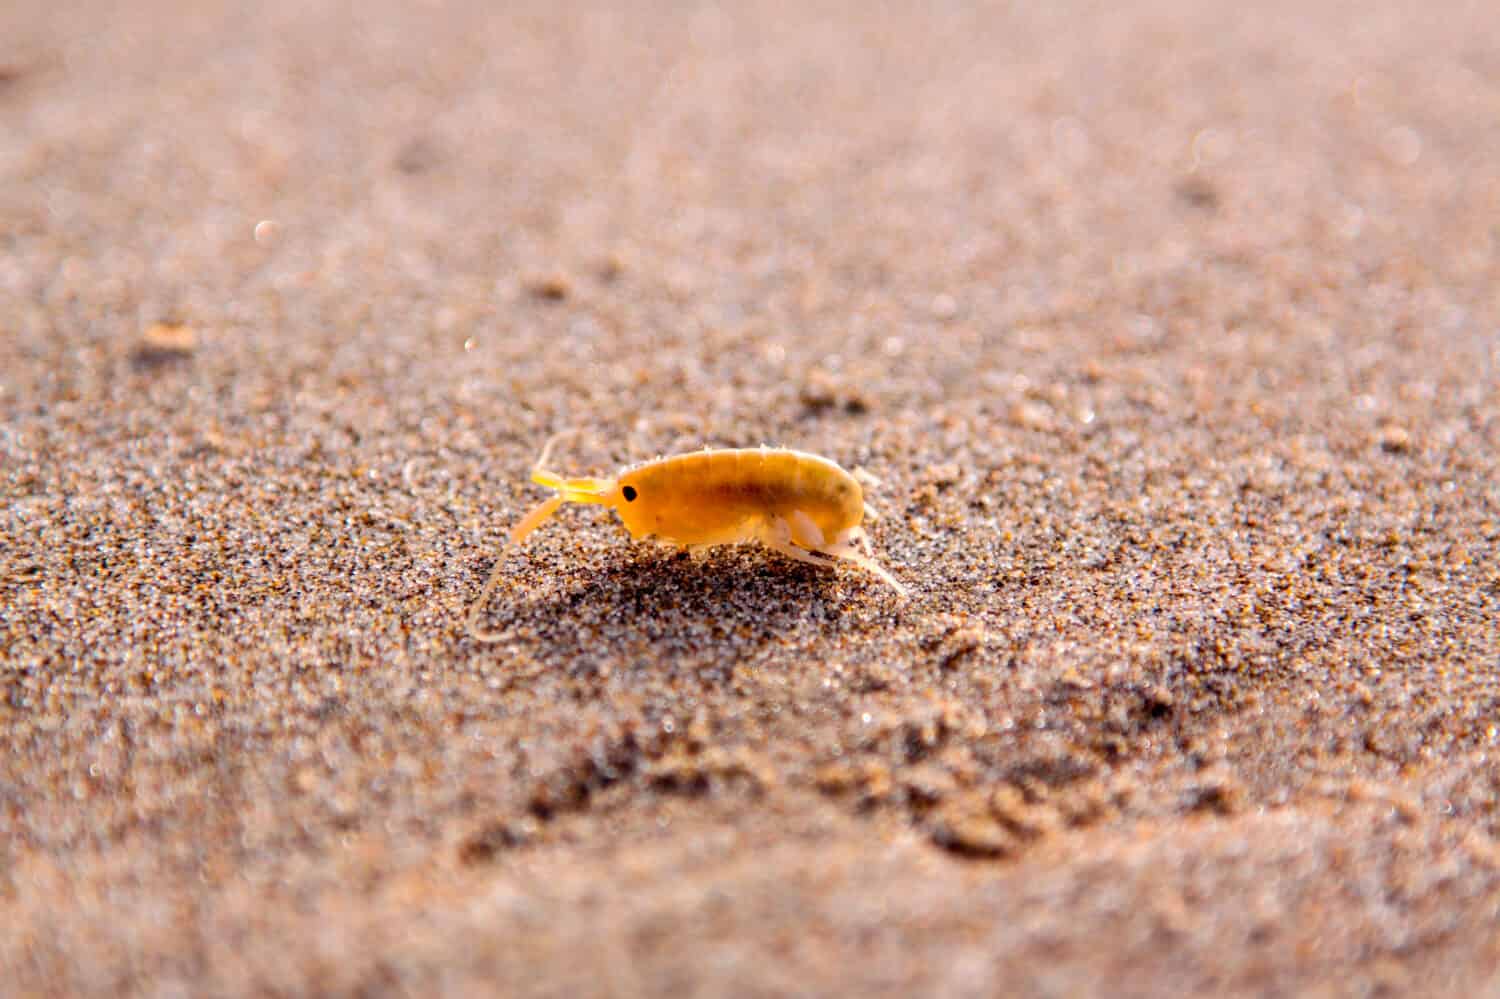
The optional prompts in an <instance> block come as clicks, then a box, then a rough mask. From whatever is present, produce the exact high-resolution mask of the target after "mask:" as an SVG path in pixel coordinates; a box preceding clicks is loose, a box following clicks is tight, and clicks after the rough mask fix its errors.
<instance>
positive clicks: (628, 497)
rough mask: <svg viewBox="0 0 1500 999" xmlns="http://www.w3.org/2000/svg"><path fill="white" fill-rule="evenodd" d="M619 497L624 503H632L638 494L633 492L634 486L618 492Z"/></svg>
mask: <svg viewBox="0 0 1500 999" xmlns="http://www.w3.org/2000/svg"><path fill="white" fill-rule="evenodd" d="M620 495H621V496H624V497H625V502H626V503H632V502H634V501H635V498H636V496H638V495H639V494H638V493H637V492H636V491H635V486H626V487H625V488H624V489H621V490H620Z"/></svg>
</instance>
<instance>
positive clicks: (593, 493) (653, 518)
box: [469, 437, 906, 641]
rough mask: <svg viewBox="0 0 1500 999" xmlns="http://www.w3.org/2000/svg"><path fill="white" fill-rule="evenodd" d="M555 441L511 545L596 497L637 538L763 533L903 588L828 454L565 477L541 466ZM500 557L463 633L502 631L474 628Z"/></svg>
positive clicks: (769, 542) (692, 456)
mask: <svg viewBox="0 0 1500 999" xmlns="http://www.w3.org/2000/svg"><path fill="white" fill-rule="evenodd" d="M556 440H557V438H556V437H554V438H553V439H552V440H551V441H549V442H548V443H547V447H546V448H544V449H543V451H542V455H541V457H540V458H538V459H537V463H536V466H535V467H534V468H532V470H531V481H533V482H535V483H536V484H537V485H541V486H546V487H547V488H549V489H555V490H556V491H557V492H556V495H554V496H552V497H550V498H549V499H547V500H545V501H543V502H542V503H541V504H540V505H539V506H537V507H536V508H535V509H533V510H532V511H531V512H530V513H528V514H527V515H526V516H525V517H524V518H522V520H521V522H520V523H519V524H517V525H516V526H515V527H514V528H513V529H512V530H511V532H510V541H509V543H510V544H511V545H517V544H520V543H521V542H522V541H523V540H524V539H525V538H526V536H527V535H528V534H530V533H531V532H532V531H534V530H536V528H537V527H538V526H539V525H540V524H541V523H542V522H543V521H545V520H546V519H547V518H548V517H550V516H552V515H553V514H554V513H556V512H557V509H558V507H560V506H562V505H563V504H564V503H593V504H597V505H599V506H607V507H609V508H610V509H612V510H614V511H615V512H616V513H618V514H619V515H620V520H621V521H622V522H623V523H624V525H625V529H626V530H627V531H629V532H630V535H631V537H634V538H656V539H659V540H661V541H665V542H668V543H670V544H676V545H682V546H684V547H689V548H700V547H706V546H709V545H724V544H735V543H737V542H742V541H759V542H760V543H761V544H763V545H765V546H766V547H767V548H771V549H774V550H775V551H778V552H780V553H781V554H783V555H786V556H788V557H790V558H794V559H797V560H798V561H801V562H811V563H812V564H814V565H819V566H823V567H825V568H828V567H831V566H832V565H833V564H834V562H835V561H836V560H843V561H847V562H853V563H854V564H856V565H858V566H860V567H862V568H864V569H866V570H868V571H869V572H872V573H874V574H875V575H876V576H879V577H880V578H881V579H882V580H884V581H885V582H886V583H889V584H890V585H891V587H892V588H894V589H895V590H896V592H897V593H899V594H901V595H902V596H905V595H906V590H905V588H904V587H903V586H902V585H901V584H900V583H898V582H897V581H896V579H895V578H894V577H893V576H891V574H890V573H888V572H886V571H885V569H884V568H882V567H881V565H880V563H878V562H876V561H875V560H874V559H873V558H871V557H870V555H869V553H868V545H869V541H868V539H867V538H866V536H865V531H864V528H863V527H862V526H861V524H862V522H863V520H864V518H865V515H866V513H870V512H872V511H870V508H869V507H868V506H867V505H866V504H865V497H864V490H863V489H862V488H861V487H860V484H859V480H858V479H856V478H855V477H854V476H853V475H850V474H849V473H848V472H846V471H844V469H842V468H840V467H839V466H838V465H837V464H835V463H834V462H832V461H829V460H828V459H827V458H821V457H819V456H818V455H815V454H808V453H807V452H805V451H791V450H786V449H782V448H733V449H726V450H719V451H695V452H692V453H689V454H680V455H673V456H672V457H669V458H658V459H656V460H655V461H648V462H646V463H645V464H642V465H636V466H634V467H632V468H628V469H626V470H625V471H623V472H621V473H620V474H619V475H618V476H616V477H615V478H613V479H565V478H562V477H561V476H559V475H556V474H554V473H552V472H549V471H547V469H546V464H547V459H548V456H549V455H550V454H551V451H552V445H553V444H554V443H555V442H556ZM861 545H863V546H865V550H863V551H862V550H861V549H860V547H859V546H861ZM503 563H504V559H503V557H502V558H501V559H500V560H499V561H497V562H496V564H495V569H494V571H493V572H491V573H490V578H489V582H487V583H486V584H485V587H484V591H483V592H482V593H481V594H480V597H479V599H478V600H477V601H476V602H475V604H474V607H473V609H472V610H471V611H470V613H469V633H470V634H471V635H473V636H474V637H475V638H477V639H479V640H480V641H495V640H497V639H499V638H500V637H502V636H501V633H497V632H490V631H486V630H484V629H483V628H482V627H480V624H479V618H480V615H481V614H482V613H483V611H484V607H485V604H487V603H488V602H489V597H490V594H491V593H492V592H493V590H494V588H495V584H496V583H497V582H498V580H499V577H500V568H501V565H502V564H503Z"/></svg>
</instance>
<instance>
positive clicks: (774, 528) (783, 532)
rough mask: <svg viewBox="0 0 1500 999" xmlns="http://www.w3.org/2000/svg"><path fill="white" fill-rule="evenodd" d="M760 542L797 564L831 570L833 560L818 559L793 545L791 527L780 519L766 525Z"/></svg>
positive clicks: (827, 558) (816, 556) (804, 549)
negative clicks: (795, 561) (809, 564)
mask: <svg viewBox="0 0 1500 999" xmlns="http://www.w3.org/2000/svg"><path fill="white" fill-rule="evenodd" d="M804 516H805V515H804ZM760 542H761V544H763V545H765V546H766V547H767V548H770V549H772V550H773V551H778V552H780V553H781V554H783V555H785V556H787V557H788V558H794V559H796V560H797V561H798V562H808V563H811V564H812V565H817V566H822V567H823V568H824V569H831V568H833V560H832V559H831V558H829V557H828V556H823V557H819V556H818V555H815V554H814V553H812V552H810V551H808V550H807V549H806V548H802V547H799V546H798V545H796V544H793V542H792V527H791V525H790V524H788V523H787V522H786V520H785V519H784V518H782V517H776V518H774V519H772V520H771V521H770V523H769V524H767V525H766V529H765V530H764V531H762V532H761V535H760Z"/></svg>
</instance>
